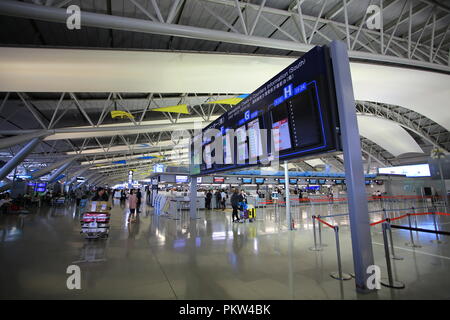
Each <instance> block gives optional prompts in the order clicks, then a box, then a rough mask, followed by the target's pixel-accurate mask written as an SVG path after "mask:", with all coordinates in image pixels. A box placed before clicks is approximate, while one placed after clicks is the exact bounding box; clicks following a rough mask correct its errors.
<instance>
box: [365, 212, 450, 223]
mask: <svg viewBox="0 0 450 320" xmlns="http://www.w3.org/2000/svg"><path fill="white" fill-rule="evenodd" d="M430 214H437V215H439V216H450V213H446V212H422V213H407V214H404V215H402V216H399V217H396V218H391V219H390V221H395V220H400V219H403V218H405V217H407V216H425V215H430ZM386 221H387V220H386V219H383V220H380V221H377V222H372V223H371V224H370V225H371V226H375V225H377V224H380V223H382V222H386Z"/></svg>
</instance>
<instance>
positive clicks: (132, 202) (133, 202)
mask: <svg viewBox="0 0 450 320" xmlns="http://www.w3.org/2000/svg"><path fill="white" fill-rule="evenodd" d="M136 206H137V197H136V194H135V193H134V189H131V190H130V195H129V196H128V207H129V209H130V215H129V216H128V222H136Z"/></svg>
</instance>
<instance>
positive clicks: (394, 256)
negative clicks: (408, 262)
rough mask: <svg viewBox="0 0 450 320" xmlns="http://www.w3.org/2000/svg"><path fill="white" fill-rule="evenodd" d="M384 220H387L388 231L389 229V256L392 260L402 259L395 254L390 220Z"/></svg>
mask: <svg viewBox="0 0 450 320" xmlns="http://www.w3.org/2000/svg"><path fill="white" fill-rule="evenodd" d="M386 220H387V226H388V231H389V242H390V243H391V252H392V255H391V258H392V259H394V260H403V257H400V256H397V255H395V250H394V240H393V238H392V228H391V220H390V219H386Z"/></svg>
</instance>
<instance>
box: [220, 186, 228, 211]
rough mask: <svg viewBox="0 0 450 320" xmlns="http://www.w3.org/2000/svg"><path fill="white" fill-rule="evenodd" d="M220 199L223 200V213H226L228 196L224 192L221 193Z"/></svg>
mask: <svg viewBox="0 0 450 320" xmlns="http://www.w3.org/2000/svg"><path fill="white" fill-rule="evenodd" d="M220 198H221V204H222V211H225V201H227V194H226V193H225V191H224V190H222V192H220Z"/></svg>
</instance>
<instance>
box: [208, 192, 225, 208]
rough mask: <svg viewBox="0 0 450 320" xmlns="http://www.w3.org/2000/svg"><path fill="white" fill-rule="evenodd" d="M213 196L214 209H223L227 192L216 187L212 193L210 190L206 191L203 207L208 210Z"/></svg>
mask: <svg viewBox="0 0 450 320" xmlns="http://www.w3.org/2000/svg"><path fill="white" fill-rule="evenodd" d="M213 197H214V198H215V199H216V207H215V209H222V211H224V210H225V208H226V201H227V198H228V193H227V192H226V191H225V190H223V189H222V190H219V189H217V190H216V191H215V192H214V195H213V193H212V191H211V190H208V191H207V192H206V199H205V207H206V209H208V210H211V203H212V199H213Z"/></svg>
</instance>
